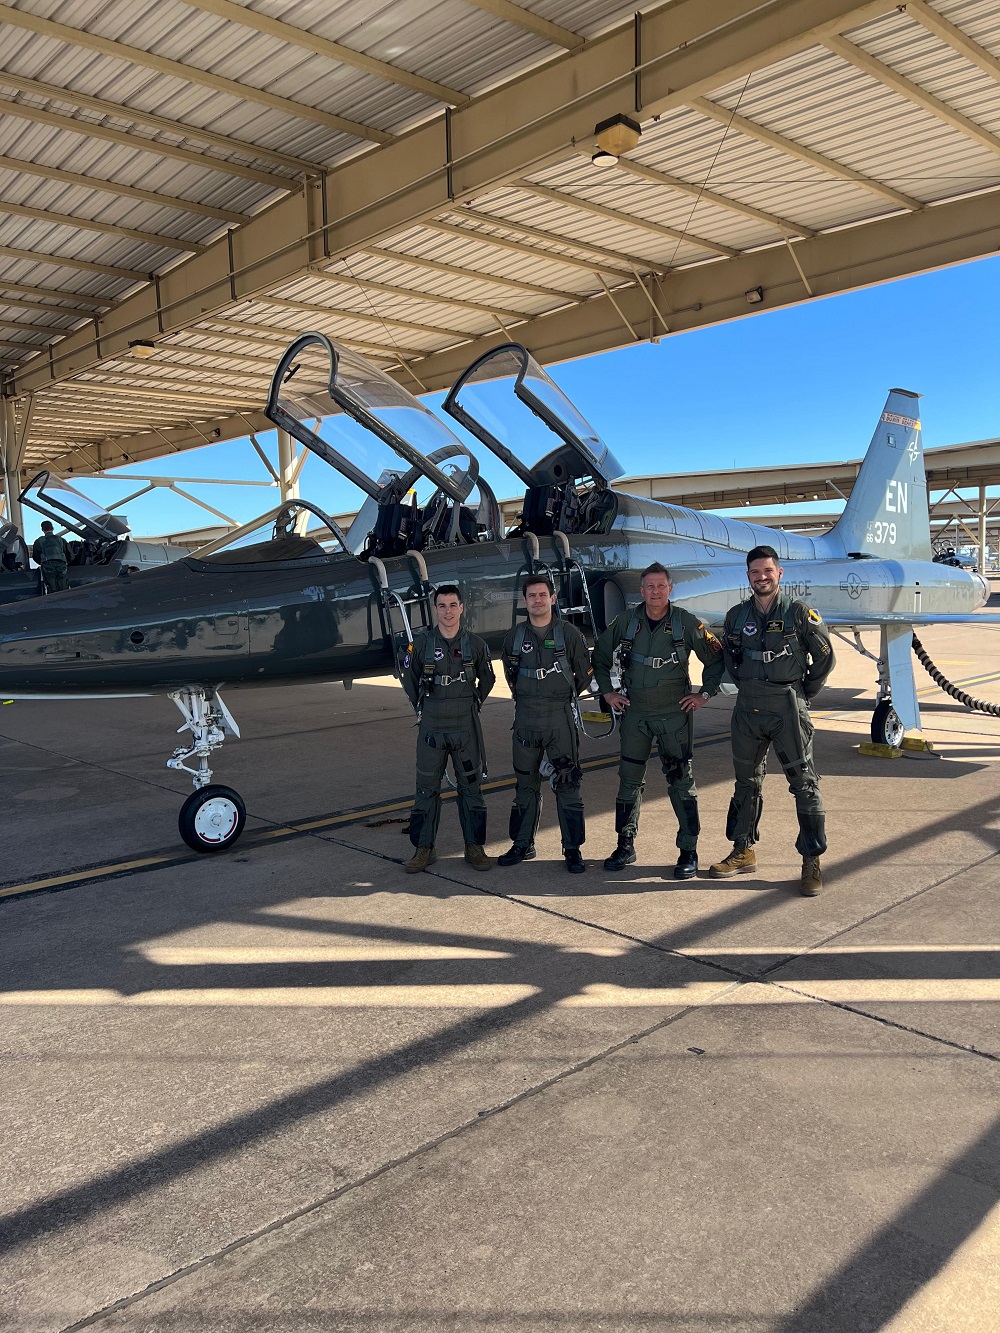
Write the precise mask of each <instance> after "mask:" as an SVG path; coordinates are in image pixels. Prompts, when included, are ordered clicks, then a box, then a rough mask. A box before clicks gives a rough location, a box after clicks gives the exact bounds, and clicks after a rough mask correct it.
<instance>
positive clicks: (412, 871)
mask: <svg viewBox="0 0 1000 1333" xmlns="http://www.w3.org/2000/svg"><path fill="white" fill-rule="evenodd" d="M436 860H437V852H436V851H435V850H434V848H433V847H418V848H417V850H416V851H415V852H414V853H413V857H412V859H411V860H409V861H407V862H406V864H405V865H404V866H403V869H404V870H405V871H406V873H407V874H408V875H416V874H417V873H418V871H421V870H426V869H427V867H428V866H432V865H433V864H434V862H435V861H436Z"/></svg>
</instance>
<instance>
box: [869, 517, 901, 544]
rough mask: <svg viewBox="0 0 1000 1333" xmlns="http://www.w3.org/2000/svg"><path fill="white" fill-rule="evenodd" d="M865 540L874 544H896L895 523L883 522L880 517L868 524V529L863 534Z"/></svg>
mask: <svg viewBox="0 0 1000 1333" xmlns="http://www.w3.org/2000/svg"><path fill="white" fill-rule="evenodd" d="M865 541H866V542H869V543H871V544H873V545H876V546H886V545H888V546H895V544H896V525H895V523H883V522H882V520H881V519H880V518H877V519H875V521H874V522H872V523H869V524H868V531H867V533H866V534H865Z"/></svg>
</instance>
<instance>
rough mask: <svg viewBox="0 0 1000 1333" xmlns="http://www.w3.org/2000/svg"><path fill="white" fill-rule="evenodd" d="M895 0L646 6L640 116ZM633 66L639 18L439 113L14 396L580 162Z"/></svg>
mask: <svg viewBox="0 0 1000 1333" xmlns="http://www.w3.org/2000/svg"><path fill="white" fill-rule="evenodd" d="M894 8H895V6H894V5H893V4H892V3H891V0H869V2H868V3H858V2H857V0H781V2H780V3H771V4H764V5H763V7H762V6H761V4H760V0H713V2H712V3H711V5H709V4H708V3H707V0H676V2H675V3H670V4H666V5H663V6H661V7H660V8H658V9H656V10H653V11H650V12H648V13H644V15H643V18H642V40H643V48H642V49H643V52H644V64H643V70H642V78H641V84H642V92H643V98H644V105H643V107H642V111H641V115H642V117H643V118H649V117H651V116H653V115H657V114H660V113H662V112H663V111H666V110H669V109H671V108H674V107H677V106H683V105H686V104H687V103H689V102H690V101H691V99H692V98H694V97H698V96H701V95H702V94H703V93H705V92H707V91H710V90H711V89H712V88H716V87H719V86H721V85H723V84H725V83H726V82H728V81H729V80H731V79H733V78H737V77H739V76H740V75H741V74H745V73H747V72H749V71H751V70H754V69H759V68H761V67H763V66H766V65H769V64H771V63H773V62H774V61H776V60H781V59H784V58H786V57H788V56H790V55H794V54H796V53H797V52H800V51H803V50H808V49H809V48H811V47H813V46H815V45H816V42H817V40H818V34H822V33H823V32H824V31H826V30H827V28H828V27H830V26H831V25H832V26H833V27H836V28H840V29H844V28H847V27H850V26H851V25H852V24H858V23H863V22H865V21H867V20H868V19H871V18H874V17H878V16H881V15H884V14H885V13H886V12H893V11H894ZM0 12H2V11H0ZM13 13H14V14H15V16H16V17H17V18H18V19H21V18H24V17H25V15H24V14H23V13H22V12H21V11H13ZM709 24H711V27H710V29H709V30H706V29H707V28H708V25H709ZM634 62H635V30H634V24H633V21H632V20H631V19H629V20H628V21H627V22H623V23H621V24H619V25H618V26H617V27H615V28H614V29H612V30H611V31H610V32H608V33H606V34H605V35H604V36H602V37H600V38H597V39H595V41H593V42H591V43H588V44H587V45H586V46H584V47H582V48H581V49H580V50H579V51H576V52H573V53H571V54H568V55H565V56H562V57H561V58H560V59H558V60H553V61H549V62H547V63H545V64H544V66H541V67H538V68H535V69H532V70H531V71H529V72H528V73H527V74H525V75H523V76H522V77H520V78H518V79H516V80H514V81H512V82H509V83H506V84H504V85H502V86H500V87H498V88H497V89H495V90H494V91H493V92H491V93H488V94H484V95H483V96H481V97H478V98H475V99H474V100H473V101H472V102H470V103H469V104H468V105H466V106H463V107H459V108H457V109H456V110H455V111H453V112H451V113H450V116H449V119H448V124H447V125H446V124H445V123H444V122H443V118H437V119H435V120H434V121H431V122H429V123H427V124H425V125H423V126H421V127H419V128H418V129H415V130H414V131H412V133H410V134H407V135H406V136H405V137H404V138H403V139H401V140H399V141H398V142H396V143H393V144H390V145H389V146H387V147H385V148H383V149H381V150H380V151H379V152H374V153H367V154H364V155H363V156H359V157H355V158H352V159H350V160H349V161H347V162H344V163H343V164H342V165H341V166H338V167H337V168H335V169H333V170H331V171H330V172H329V173H328V174H327V175H326V177H325V178H323V179H322V180H321V181H317V182H316V183H315V185H310V186H309V187H307V189H306V190H305V191H304V192H303V193H296V194H291V195H287V196H286V197H285V198H284V199H282V200H280V201H279V202H278V203H276V204H274V205H273V206H272V207H271V208H269V209H267V210H266V211H265V212H263V213H261V214H260V215H258V216H257V217H255V218H254V219H252V221H250V222H249V223H247V225H246V226H244V227H241V228H240V229H239V230H238V231H236V232H232V233H230V234H229V237H228V239H227V238H223V239H221V240H220V241H218V242H216V243H215V244H213V245H212V246H211V248H210V249H209V251H208V252H207V253H206V254H204V255H197V256H195V257H193V258H192V259H189V260H187V261H185V262H184V263H182V264H179V265H177V266H176V267H175V268H173V269H171V270H170V271H169V272H167V273H165V274H163V275H162V277H161V279H160V282H159V284H158V290H157V291H155V292H154V291H153V290H152V289H150V288H147V289H145V290H143V291H139V292H136V293H135V295H134V296H132V297H130V298H129V299H128V300H127V301H125V302H124V303H123V304H122V305H121V306H120V307H119V308H118V309H117V310H116V311H114V313H113V314H111V315H109V316H106V317H105V318H104V319H102V320H101V321H100V323H99V334H100V337H99V339H98V337H97V336H96V331H95V336H88V335H87V334H86V332H85V331H83V330H81V331H78V332H77V333H74V334H72V335H70V337H68V338H66V339H64V340H63V343H62V344H61V346H60V353H59V356H58V358H56V359H55V360H54V361H53V363H52V365H51V366H48V365H46V366H45V368H44V370H43V369H42V368H40V367H33V368H32V370H31V371H30V372H28V371H26V372H22V373H19V374H18V375H17V376H16V377H15V383H14V386H13V387H14V390H15V392H16V393H17V394H21V393H24V392H26V391H28V390H30V389H34V388H40V387H42V386H43V385H44V384H48V383H51V382H52V381H53V379H55V378H62V377H65V376H68V375H74V374H79V373H80V371H82V370H83V369H85V368H86V367H88V366H92V365H94V364H96V363H97V362H98V361H99V360H100V359H101V355H102V354H107V353H109V352H111V351H113V350H115V346H116V344H117V345H118V346H119V347H120V346H123V345H127V343H128V342H129V341H130V340H132V339H135V338H156V337H157V336H159V335H162V334H164V333H169V332H171V331H172V330H173V329H177V328H183V327H185V326H186V325H189V324H192V323H196V322H197V321H198V320H200V319H201V318H203V317H204V315H205V314H206V313H207V312H208V311H209V310H215V311H216V312H221V311H222V310H223V309H225V308H226V307H231V306H234V305H236V304H238V303H239V302H241V301H244V300H247V299H252V298H253V297H254V296H255V295H256V294H257V293H259V292H261V291H263V290H266V289H268V288H273V287H275V286H277V285H278V284H279V283H281V282H287V281H289V280H292V279H294V278H295V277H297V276H298V275H300V274H301V273H302V272H303V271H305V270H307V269H308V268H309V266H310V264H312V263H316V262H319V261H321V260H323V259H336V258H339V257H343V256H349V255H351V254H353V253H355V252H356V251H358V250H360V249H363V248H364V246H365V245H366V244H370V243H372V242H373V241H374V242H380V241H382V240H383V239H385V238H388V237H390V236H393V235H395V234H397V233H398V232H399V231H401V230H402V229H404V228H406V227H410V226H413V225H414V224H416V223H419V222H420V221H421V220H422V219H424V218H427V217H434V216H435V215H437V214H440V213H443V212H445V211H448V210H451V211H454V210H455V208H456V207H460V206H461V205H462V204H463V203H465V202H467V201H470V200H472V199H474V198H478V197H480V196H481V195H482V194H483V193H484V192H485V191H487V190H489V189H491V188H495V187H496V186H498V185H502V184H504V183H505V182H507V181H510V180H512V179H516V178H518V177H519V176H521V175H523V174H524V173H525V172H533V171H537V170H538V169H539V168H540V167H541V166H543V165H545V164H547V163H552V162H557V161H565V160H567V159H569V158H572V157H573V156H574V155H575V153H576V152H577V151H578V145H579V144H580V143H581V142H583V141H585V140H587V139H588V138H589V137H590V136H592V134H593V128H594V124H595V122H597V121H600V120H601V119H603V118H605V117H607V116H609V115H614V114H616V113H617V112H620V111H621V107H622V99H623V97H628V98H629V99H631V98H632V97H633V96H634V89H635V84H636V70H635V63H634ZM244 91H245V90H244ZM629 105H631V100H630V101H629ZM449 128H450V133H448V130H449ZM449 146H450V148H451V155H450V161H449V158H448V152H447V150H448V147H449ZM324 196H325V197H324ZM501 225H504V224H501ZM324 236H325V239H324ZM351 317H352V318H357V317H358V316H357V315H356V313H355V314H352V316H351ZM379 322H381V321H379ZM420 331H421V332H425V330H423V329H421V330H420ZM448 336H449V337H455V338H456V340H458V338H459V337H461V338H463V339H464V338H465V337H467V335H457V336H456V335H454V334H452V333H450V332H449V334H448ZM98 342H99V343H100V348H101V352H99V351H98ZM609 345H614V343H612V344H609Z"/></svg>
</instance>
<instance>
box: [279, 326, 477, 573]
mask: <svg viewBox="0 0 1000 1333" xmlns="http://www.w3.org/2000/svg"><path fill="white" fill-rule="evenodd" d="M264 411H265V414H266V415H267V417H268V419H269V420H270V421H273V422H274V424H275V425H276V426H277V427H278V428H279V429H281V430H285V431H287V432H288V433H289V434H290V435H292V436H293V437H294V438H295V439H296V440H298V441H299V442H300V443H301V444H303V445H305V447H306V448H307V449H310V450H311V451H312V452H313V453H314V454H317V455H318V456H319V457H320V458H322V459H323V461H324V462H325V463H328V464H329V465H330V467H332V468H335V469H336V471H337V472H339V473H340V475H341V476H342V477H344V478H345V479H346V480H347V481H348V482H349V483H351V485H352V486H355V487H357V488H358V489H359V490H361V491H362V492H363V493H364V495H365V496H366V497H367V498H366V499H365V501H364V503H363V504H361V507H360V510H359V512H358V516H357V518H356V519H355V521H354V523H353V524H352V525H351V529H350V531H349V533H348V534H347V537H346V542H347V546H348V549H349V550H350V551H351V553H352V554H354V555H358V556H366V555H393V554H401V553H402V552H403V551H404V550H406V549H409V548H412V549H417V550H419V549H422V548H423V547H424V546H426V545H441V544H449V543H451V542H463V541H465V542H467V541H476V540H481V539H482V537H483V536H484V535H489V536H497V535H498V533H499V529H500V511H499V506H498V505H497V502H496V497H495V496H494V495H493V492H492V491H491V490H490V488H489V487H488V486H487V484H486V483H485V481H482V480H481V479H480V477H479V464H478V462H477V460H476V458H475V456H474V455H473V454H472V453H471V452H470V451H469V449H468V447H467V446H466V445H464V444H462V443H461V442H460V441H459V439H458V437H457V436H456V435H455V434H454V433H453V432H452V431H451V430H449V428H448V427H447V426H446V425H445V423H444V422H443V421H442V420H441V419H440V418H439V417H437V416H435V415H434V413H433V412H431V411H430V409H429V408H427V407H425V406H424V404H423V403H421V402H420V401H419V399H417V398H414V396H413V395H412V394H411V393H409V392H408V391H407V390H406V389H404V388H403V387H402V385H400V384H397V383H396V381H395V380H394V379H392V378H391V377H390V376H389V375H387V374H386V373H385V372H384V371H382V370H379V369H378V368H377V367H376V366H373V365H371V364H370V363H369V362H368V361H366V360H365V359H364V357H362V356H359V355H358V354H357V353H356V352H352V351H349V350H348V349H346V348H343V347H339V346H336V345H335V344H334V343H332V342H331V341H330V339H329V338H327V337H326V335H325V334H322V333H305V334H303V335H302V336H301V337H300V338H296V339H295V341H294V342H293V343H292V344H291V345H290V346H289V347H288V349H287V351H286V352H285V353H284V355H283V356H282V358H281V360H280V361H279V362H278V366H277V368H276V370H275V372H274V375H273V377H272V380H271V388H270V392H269V394H268V400H267V406H266V408H265V409H264ZM321 423H322V433H321ZM474 490H478V500H477V501H474V502H471V503H470V500H469V497H470V495H471V494H472V492H473V491H474Z"/></svg>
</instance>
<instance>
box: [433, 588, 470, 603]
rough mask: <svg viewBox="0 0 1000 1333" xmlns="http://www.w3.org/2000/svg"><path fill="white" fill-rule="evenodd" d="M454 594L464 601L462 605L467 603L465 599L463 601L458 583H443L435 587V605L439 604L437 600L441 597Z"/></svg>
mask: <svg viewBox="0 0 1000 1333" xmlns="http://www.w3.org/2000/svg"><path fill="white" fill-rule="evenodd" d="M453 594H454V596H455V597H457V598H458V600H459V601H460V602H462V605H463V606H464V605H465V603H464V601H462V593H461V590H460V588H459V586H458V584H457V583H442V584H441V586H440V588H435V589H434V605H435V606H437V601H438V598H439V597H450V596H452V595H453Z"/></svg>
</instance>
